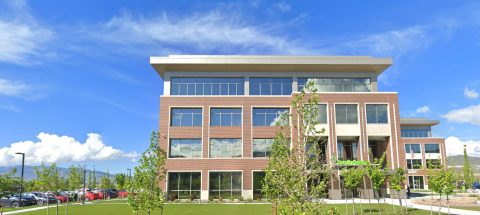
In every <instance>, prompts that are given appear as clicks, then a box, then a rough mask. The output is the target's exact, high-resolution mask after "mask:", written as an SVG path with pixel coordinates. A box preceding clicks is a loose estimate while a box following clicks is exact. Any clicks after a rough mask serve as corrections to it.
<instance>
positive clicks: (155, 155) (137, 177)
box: [127, 132, 166, 214]
mask: <svg viewBox="0 0 480 215" xmlns="http://www.w3.org/2000/svg"><path fill="white" fill-rule="evenodd" d="M165 160H166V154H165V151H163V150H162V149H161V148H160V146H159V134H158V132H152V134H151V137H150V146H149V148H148V149H147V150H146V151H145V152H143V154H142V157H141V158H140V160H139V165H138V166H136V167H135V169H134V173H135V174H134V178H133V180H131V181H130V183H129V184H128V185H127V189H128V193H129V196H128V204H129V205H130V206H131V207H132V209H133V210H134V212H135V211H137V212H138V211H139V210H141V211H147V213H148V214H150V212H151V211H152V210H154V209H155V208H160V210H161V213H162V214H163V203H164V202H165V194H164V192H163V191H162V189H160V187H159V186H158V185H159V184H160V182H161V181H162V180H163V179H164V178H165V175H166V170H165V167H164V166H165Z"/></svg>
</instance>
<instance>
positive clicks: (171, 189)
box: [168, 172, 201, 201]
mask: <svg viewBox="0 0 480 215" xmlns="http://www.w3.org/2000/svg"><path fill="white" fill-rule="evenodd" d="M200 182H201V173H199V172H169V173H168V198H169V200H170V201H173V200H175V199H199V198H200V190H201V188H200V186H201V183H200Z"/></svg>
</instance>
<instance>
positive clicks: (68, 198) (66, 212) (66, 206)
mask: <svg viewBox="0 0 480 215" xmlns="http://www.w3.org/2000/svg"><path fill="white" fill-rule="evenodd" d="M68 201H70V197H69V196H67V203H66V204H65V215H67V214H68Z"/></svg>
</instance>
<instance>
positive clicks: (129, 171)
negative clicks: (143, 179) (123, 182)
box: [127, 168, 132, 181]
mask: <svg viewBox="0 0 480 215" xmlns="http://www.w3.org/2000/svg"><path fill="white" fill-rule="evenodd" d="M127 171H128V180H129V181H130V180H132V169H130V168H129V169H127Z"/></svg>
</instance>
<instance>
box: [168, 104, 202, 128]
mask: <svg viewBox="0 0 480 215" xmlns="http://www.w3.org/2000/svg"><path fill="white" fill-rule="evenodd" d="M170 125H171V126H175V127H177V126H202V108H172V112H171V122H170Z"/></svg>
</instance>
